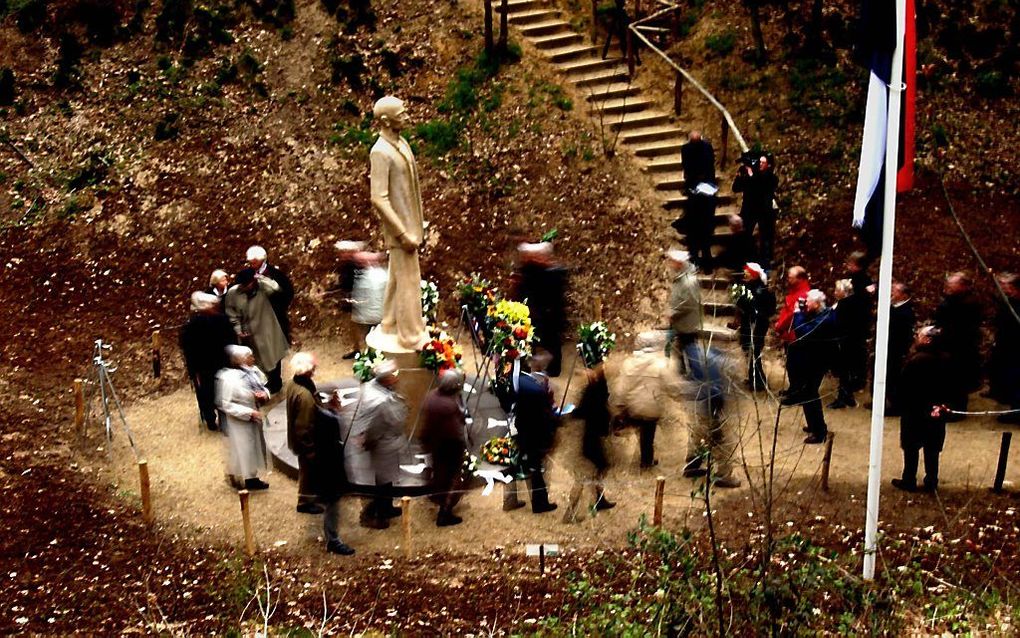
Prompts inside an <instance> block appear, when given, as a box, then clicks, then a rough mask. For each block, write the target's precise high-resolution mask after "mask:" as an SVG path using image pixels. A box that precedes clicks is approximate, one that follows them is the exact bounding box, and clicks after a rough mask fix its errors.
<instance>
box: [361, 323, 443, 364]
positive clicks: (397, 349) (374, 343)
mask: <svg viewBox="0 0 1020 638" xmlns="http://www.w3.org/2000/svg"><path fill="white" fill-rule="evenodd" d="M428 340H429V333H428V332H425V331H424V330H423V331H422V333H421V336H420V337H419V338H418V343H417V345H416V346H415V347H414V348H405V347H404V346H402V345H400V343H398V342H397V335H395V334H391V333H384V332H383V331H382V330H380V329H379V326H375V327H374V328H372V329H371V330H370V331H369V333H368V336H366V337H365V343H366V344H367V345H368V347H370V348H372V349H374V350H378V351H379V352H384V353H386V356H387V357H389V356H390V353H394V354H408V353H410V354H414V353H416V352H418V351H419V350H421V348H422V346H424V345H425V344H426V343H427V342H428Z"/></svg>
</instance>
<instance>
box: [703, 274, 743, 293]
mask: <svg viewBox="0 0 1020 638" xmlns="http://www.w3.org/2000/svg"><path fill="white" fill-rule="evenodd" d="M737 281H739V273H737V274H734V273H729V274H726V273H724V272H723V271H718V270H717V271H716V272H715V274H714V275H698V283H699V284H701V288H702V290H716V291H719V290H722V291H726V290H729V288H730V286H732V285H733V284H734V283H736V282H737ZM702 294H705V293H704V292H702Z"/></svg>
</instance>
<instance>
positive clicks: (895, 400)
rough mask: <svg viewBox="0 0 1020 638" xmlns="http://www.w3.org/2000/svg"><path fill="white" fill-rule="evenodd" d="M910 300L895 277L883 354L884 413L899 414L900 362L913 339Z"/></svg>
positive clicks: (912, 308)
mask: <svg viewBox="0 0 1020 638" xmlns="http://www.w3.org/2000/svg"><path fill="white" fill-rule="evenodd" d="M915 322H916V318H915V316H914V302H913V301H911V300H910V287H909V286H907V284H905V283H903V282H900V281H897V282H894V283H893V286H892V310H891V311H890V312H889V356H888V357H887V358H886V361H887V364H886V377H885V398H886V401H887V403H888V407H887V408H886V410H885V414H886V416H897V415H898V414H900V403H899V391H900V376H901V371H902V369H903V362H904V361H905V360H906V358H907V354H908V353H909V352H910V345H911V344H912V343H913V342H914V324H915Z"/></svg>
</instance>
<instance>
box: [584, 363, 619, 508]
mask: <svg viewBox="0 0 1020 638" xmlns="http://www.w3.org/2000/svg"><path fill="white" fill-rule="evenodd" d="M584 373H585V377H587V379H588V384H587V385H586V386H585V387H584V390H583V391H582V392H581V400H580V401H578V403H577V408H576V409H575V410H574V412H573V416H574V417H575V418H578V419H581V420H583V421H584V431H583V434H582V435H581V454H582V455H583V456H584V458H586V459H588V461H589V462H591V464H592V466H594V468H595V480H594V482H593V483H592V489H593V490H594V492H595V503H594V506H593V507H594V508H595V509H596V510H607V509H611V508H613V507H615V506H616V503H613V502H612V501H610V500H609V499H607V498H606V488H605V485H603V483H602V480H603V479H604V478H605V476H606V472H607V471H608V470H609V455H608V454H606V437H607V436H609V423H610V420H611V419H612V417H611V415H610V413H609V385H608V384H607V383H606V370H605V363H603V362H599V363H596V364H595V365H594V366H593V367H591V368H585V370H584Z"/></svg>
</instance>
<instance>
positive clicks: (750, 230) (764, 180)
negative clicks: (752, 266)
mask: <svg viewBox="0 0 1020 638" xmlns="http://www.w3.org/2000/svg"><path fill="white" fill-rule="evenodd" d="M745 157H748V156H746V155H745ZM778 186H779V178H777V177H776V174H775V172H774V171H773V170H772V164H771V162H770V161H769V156H768V155H759V156H758V157H755V158H753V159H751V158H750V157H748V160H747V162H746V163H745V164H743V165H742V166H741V167H740V169H739V170H738V172H737V177H736V179H734V180H733V192H734V193H743V194H744V198H743V200H741V203H740V217H741V218H742V219H743V220H744V229H745V230H746V231H747V234H748V235H751V236H753V235H754V228H755V226H757V227H758V240H759V246H760V248H759V249H758V254H757V258H758V262H759V263H761V265H762V266H763V267H765V268H766V269H767V268H770V267H771V264H772V251H773V246H774V244H775V239H776V211H775V209H774V208H773V206H772V202H773V200H774V199H775V197H776V187H778Z"/></svg>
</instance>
